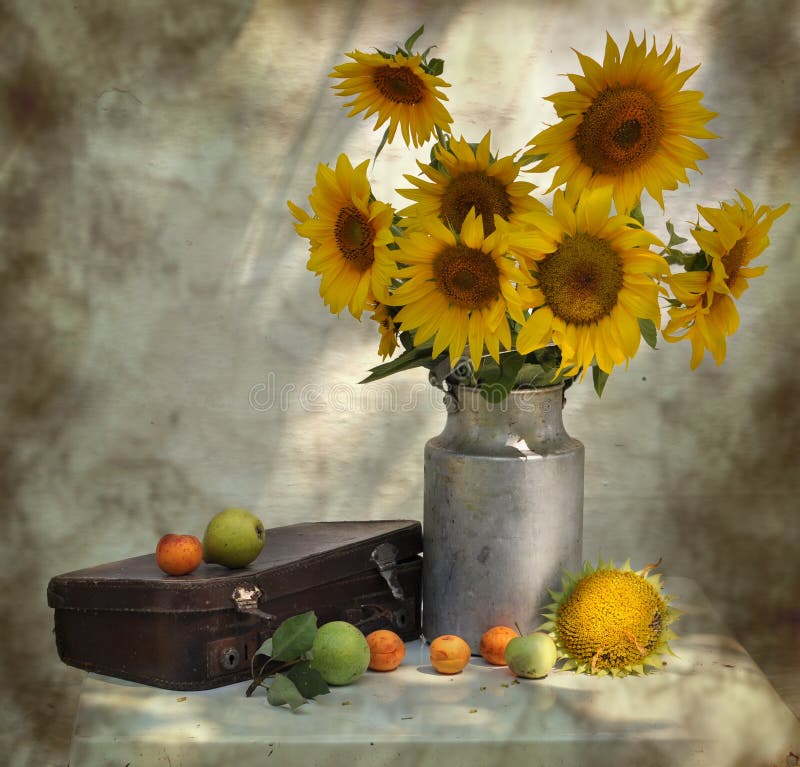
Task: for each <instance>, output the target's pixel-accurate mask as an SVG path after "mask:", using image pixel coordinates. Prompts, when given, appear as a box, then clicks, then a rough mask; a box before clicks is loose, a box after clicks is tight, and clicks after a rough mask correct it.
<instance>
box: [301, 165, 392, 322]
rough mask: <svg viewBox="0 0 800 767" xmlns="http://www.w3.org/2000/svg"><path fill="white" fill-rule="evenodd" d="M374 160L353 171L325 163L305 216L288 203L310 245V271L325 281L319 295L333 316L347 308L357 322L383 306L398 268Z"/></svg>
mask: <svg viewBox="0 0 800 767" xmlns="http://www.w3.org/2000/svg"><path fill="white" fill-rule="evenodd" d="M368 165H369V160H365V161H364V162H362V163H361V164H360V165H358V166H356V167H355V168H353V166H352V165H351V164H350V160H349V159H348V158H347V156H346V155H344V154H341V155H339V159H338V160H337V161H336V169H335V170H333V169H331V168H329V167H328V166H327V165H323V164H322V163H320V165H319V167H318V169H317V178H316V186H314V188H313V189H312V191H311V194H310V195H309V198H308V199H309V202H310V203H311V208H312V209H313V211H314V213H315V214H316V216H315V217H313V218H312V217H311V216H309V214H308V213H306V211H304V210H303V209H302V208H299V207H298V206H297V205H295V204H294V203H293V202H291V201H289V202H288V205H289V209H290V210H291V211H292V213H293V214H294V217H295V218H296V219H297V223H296V224H295V229H296V230H297V232H298V234H300V235H302V236H303V237H306V238H308V240H309V249H310V256H309V259H308V264H307V266H308V269H310V270H311V271H313V272H315V273H316V274H318V275H321V276H322V282H321V283H320V289H319V292H320V295H321V296H322V299H323V301H324V302H325V305H326V306H329V307H330V310H331V312H332V313H333V314H338V313H339V312H341V311H342V310H343V309H344V308H345V307H346V308H348V309H349V310H350V313H351V314H352V315H353V316H354V317H356V318H357V319H358V318H360V317H361V313H362V312H363V311H364V309H365V308H366V306H367V304H368V303H375V302H376V301H382V300H384V299H385V298H386V297H387V295H388V287H389V284H390V283H391V280H392V275H393V274H394V272H395V271H396V264H395V262H394V259H393V258H392V255H391V251H390V250H389V247H388V246H389V244H390V243H391V242H393V241H394V237H393V235H392V232H391V226H392V221H393V218H394V211H393V210H392V208H391V206H389V205H387V204H386V203H383V202H379V201H378V200H375V199H374V198H373V197H372V193H371V191H370V187H369V182H368V181H367V166H368Z"/></svg>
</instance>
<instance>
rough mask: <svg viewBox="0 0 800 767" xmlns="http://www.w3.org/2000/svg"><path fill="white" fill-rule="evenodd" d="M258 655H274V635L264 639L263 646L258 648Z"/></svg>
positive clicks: (269, 656)
mask: <svg viewBox="0 0 800 767" xmlns="http://www.w3.org/2000/svg"><path fill="white" fill-rule="evenodd" d="M256 655H266V656H267V657H268V658H271V657H272V637H270V638H269V639H265V640H264V642H263V644H262V645H261V647H259V648H258V649H257V650H256Z"/></svg>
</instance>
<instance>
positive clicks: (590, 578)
mask: <svg viewBox="0 0 800 767" xmlns="http://www.w3.org/2000/svg"><path fill="white" fill-rule="evenodd" d="M655 567H657V564H655V565H648V566H647V567H645V568H644V569H643V570H640V571H638V572H636V571H634V570H631V567H630V564H629V563H627V562H626V563H625V564H624V565H623V566H622V567H621V568H616V567H614V563H613V562H603V561H602V560H600V563H599V564H598V566H597V567H596V568H595V567H593V566H592V565H591V563H589V562H587V563H586V565H585V567H584V569H583V571H582V572H581V573H580V574H578V575H577V576H575V575H572V574H571V573H567V574H566V577H565V578H564V579H563V582H562V587H563V591H561V592H554V591H551V592H550V594H551V596H552V598H553V599H554V602H553V603H552V604H551V605H548V607H547V612H546V613H545V617H546V618H547V619H548V620H547V622H546V623H544V624H543V625H542V626H541V627H540V629H541V630H543V631H547V632H549V633H550V636H551V637H552V638H553V639H554V640H555V643H556V648H557V650H558V656H559V658H566V659H567V660H566V662H565V663H564V665H563V668H565V669H574V670H575V671H576V672H578V673H585V674H596V675H598V676H604V675H607V674H611V675H612V676H626V675H628V674H644V673H645V672H646V670H647V668H648V667H653V668H661V666H662V664H661V662H660V660H659V659H660V657H661V656H662V655H664V654H666V653H672V651H671V649H670V647H669V640H670V639H674V638H675V634H674V632H673V631H672V630H671V629H670V628H669V626H670V624H671V623H673V622H674V621H675V620H676V619H677V618H678V616H679V615H680V612H679V611H678V610H676V609H675V608H674V607H671V606H670V604H669V602H670V600H671V599H672V597H669V596H664V595H662V594H661V587H662V584H661V576H660V575H658V574H654V575H651V574H650V572H651V570H653V569H655Z"/></svg>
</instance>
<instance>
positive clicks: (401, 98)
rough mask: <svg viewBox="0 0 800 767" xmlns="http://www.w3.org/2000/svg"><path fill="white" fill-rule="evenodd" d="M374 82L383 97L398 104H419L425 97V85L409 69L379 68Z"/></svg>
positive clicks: (373, 78)
mask: <svg viewBox="0 0 800 767" xmlns="http://www.w3.org/2000/svg"><path fill="white" fill-rule="evenodd" d="M372 82H373V83H374V84H375V87H376V88H377V89H378V92H379V93H380V94H381V96H383V97H384V98H385V99H387V100H388V101H394V102H395V103H396V104H419V103H420V101H422V99H423V98H424V97H425V83H424V82H422V79H421V78H420V77H419V75H417V74H416V73H414V72H412V71H411V69H409V67H390V66H385V67H377V68H376V69H375V70H374V72H373V73H372Z"/></svg>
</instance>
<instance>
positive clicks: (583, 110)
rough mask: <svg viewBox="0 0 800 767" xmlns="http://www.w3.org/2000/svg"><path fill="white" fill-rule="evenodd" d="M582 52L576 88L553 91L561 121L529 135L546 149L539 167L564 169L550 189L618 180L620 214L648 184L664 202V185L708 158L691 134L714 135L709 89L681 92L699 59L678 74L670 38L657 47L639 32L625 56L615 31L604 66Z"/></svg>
mask: <svg viewBox="0 0 800 767" xmlns="http://www.w3.org/2000/svg"><path fill="white" fill-rule="evenodd" d="M670 54H672V56H671V57H670ZM578 58H579V60H580V63H581V66H582V67H583V75H576V74H572V75H569V79H570V80H571V81H572V84H573V85H574V86H575V90H574V91H567V92H563V93H555V94H553V95H552V96H548V97H547V99H548V100H549V101H552V102H553V104H554V106H555V109H556V112H557V114H558V116H559V117H560V118H561V122H559V123H556V124H555V125H552V126H550V127H549V128H546V129H545V130H543V131H542V132H541V133H539V134H538V135H536V136H535V137H534V138H533V139H531V141H530V144H529V145H530V146H531V147H532V149H531V150H530V151H531V154H534V155H546V156H545V157H544V159H543V160H541V161H540V162H539V163H538V165H536V166H535V167H534V168H533V170H535V171H547V170H550V169H551V168H558V170H557V171H556V173H555V177H554V179H553V184H552V186H551V189H555V188H556V187H558V186H560V185H561V184H563V183H565V182H566V183H567V186H568V187H574V188H575V189H583V188H594V187H599V186H607V185H613V188H614V204H615V205H616V208H617V211H618V212H621V213H627V212H629V211H631V210H632V209H633V208H634V207H635V206H636V203H637V201H638V199H639V197H640V195H641V193H642V189H647V191H648V192H649V193H650V195H651V196H652V197H653V198H654V199H655V200H657V201H658V203H659V204H660V205H661V207H662V208H663V207H664V199H663V196H662V191H663V190H664V189H677V187H678V182H679V181H681V182H683V183H685V184H688V183H689V179H688V178H687V176H686V169H687V168H692V169H693V170H698V168H697V161H698V160H704V159H706V158H707V157H708V155H707V154H706V153H705V152H704V151H703V150H702V149H701V148H700V147H699V146H698V145H697V144H695V143H694V142H692V141H690V140H689V139H691V138H700V139H703V138H715V136H714V134H712V133H710V132H709V131H708V130H707V129H706V128H705V127H704V126H705V124H706V123H707V122H708V121H709V120H710V119H711V118H712V117H715V116H716V115H715V113H714V112H710V111H709V110H708V109H706V108H705V107H704V106H702V105H701V104H700V99H701V98H702V97H703V94H702V93H701V92H699V91H686V90H681V88H682V87H683V85H684V83H686V81H687V80H688V79H689V77H690V76H691V75H692V74H693V73H694V72H695V70H696V69H697V68H698V66H699V64H698V65H697V66H695V67H693V68H692V69H685V70H683V71H682V72H679V71H678V65H679V64H680V48H675V49H674V51H673V46H672V40H670V41H669V43H668V44H667V46H666V47H665V48H664V50H663V51H662V52H661V53H658V52H657V50H656V46H655V42H654V43H653V47H652V48H651V49H650V50H649V51H648V50H647V45H646V42H645V38H644V37H643V38H642V42H641V43H639V44H637V43H636V41H635V40H634V37H633V34H631V35H630V37H629V38H628V44H627V46H626V47H625V53H624V54H623V55H622V57H621V58H620V53H619V48H618V47H617V44H616V43H615V42H614V40H613V39H612V38H611V36H610V35H608V37H607V41H606V51H605V58H604V59H603V64H602V66H601V65H600V64H599V63H597V62H596V61H595V60H594V59H591V58H589V57H588V56H585V55H583V54H581V53H578Z"/></svg>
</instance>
